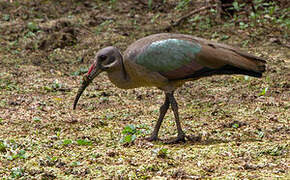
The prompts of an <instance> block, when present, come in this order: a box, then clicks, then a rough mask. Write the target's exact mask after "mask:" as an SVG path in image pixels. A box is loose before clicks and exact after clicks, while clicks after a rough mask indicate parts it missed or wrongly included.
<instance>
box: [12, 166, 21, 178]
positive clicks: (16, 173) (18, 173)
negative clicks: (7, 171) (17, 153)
mask: <svg viewBox="0 0 290 180" xmlns="http://www.w3.org/2000/svg"><path fill="white" fill-rule="evenodd" d="M23 175H24V169H23V168H20V167H17V168H16V167H15V168H12V170H11V177H12V178H20V177H22V176H23Z"/></svg>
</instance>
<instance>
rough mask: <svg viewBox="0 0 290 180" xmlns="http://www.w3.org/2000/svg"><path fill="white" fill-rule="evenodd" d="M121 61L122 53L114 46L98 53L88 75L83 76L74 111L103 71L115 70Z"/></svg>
mask: <svg viewBox="0 0 290 180" xmlns="http://www.w3.org/2000/svg"><path fill="white" fill-rule="evenodd" d="M121 59H122V55H121V53H120V51H119V50H118V49H117V48H115V47H113V46H110V47H106V48H103V49H101V50H99V51H98V52H97V54H96V56H95V58H94V59H93V61H94V62H93V64H92V65H91V67H90V69H89V71H88V73H87V74H85V75H84V76H83V81H82V85H81V86H80V87H79V89H78V93H77V95H76V97H75V101H74V105H73V109H75V108H76V106H77V103H78V100H79V98H80V97H81V95H82V93H83V92H84V91H85V89H86V87H87V86H88V85H89V84H90V83H91V82H92V81H93V79H94V78H95V77H97V76H98V75H99V74H100V73H101V72H103V71H111V70H112V69H114V67H116V66H117V65H118V64H119V63H120V61H121Z"/></svg>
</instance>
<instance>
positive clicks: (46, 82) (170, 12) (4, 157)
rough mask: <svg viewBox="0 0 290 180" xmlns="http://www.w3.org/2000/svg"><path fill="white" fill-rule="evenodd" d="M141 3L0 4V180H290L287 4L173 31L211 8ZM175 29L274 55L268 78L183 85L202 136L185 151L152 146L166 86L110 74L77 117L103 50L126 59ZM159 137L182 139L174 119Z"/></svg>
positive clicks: (188, 124) (182, 102)
mask: <svg viewBox="0 0 290 180" xmlns="http://www.w3.org/2000/svg"><path fill="white" fill-rule="evenodd" d="M142 2H143V4H142V3H140V1H119V0H110V1H101V0H96V1H83V2H82V1H73V0H71V1H69V0H68V1H47V0H42V1H28V0H26V1H8V2H7V1H3V0H2V1H0V9H1V11H0V19H1V20H0V43H1V46H0V90H1V91H0V112H1V113H0V129H1V131H0V176H1V177H3V179H13V178H23V179H32V178H34V179H94V178H99V179H112V178H113V179H150V178H153V179H172V178H183V179H203V178H222V179H224V178H225V179H232V178H238V179H273V178H282V179H287V177H288V178H289V163H290V159H289V142H290V138H289V137H290V136H289V133H290V131H289V114H290V112H289V105H290V103H289V102H290V101H289V100H290V94H289V92H290V91H289V88H290V86H289V80H290V78H289V77H290V76H289V75H290V74H289V72H290V71H289V63H290V54H289V45H287V42H289V8H288V9H285V8H284V9H283V8H281V7H280V6H278V5H275V4H274V5H273V4H269V3H268V5H267V4H265V5H261V6H260V5H259V4H256V8H257V12H256V14H252V13H251V14H250V15H248V14H247V13H250V12H248V11H243V10H241V9H239V8H243V6H238V5H236V4H235V9H236V10H239V12H240V13H239V14H238V15H237V16H235V17H229V16H225V15H223V16H224V17H223V18H222V20H221V21H222V22H220V21H218V22H216V21H215V19H214V17H215V13H216V11H215V9H214V8H212V9H206V10H203V11H201V12H198V13H196V14H195V15H193V16H191V17H189V18H188V19H186V20H185V21H184V22H182V23H181V24H179V25H178V26H177V27H172V28H166V27H170V24H171V22H172V21H175V20H177V19H178V18H179V17H181V16H183V15H185V14H187V13H189V12H191V11H192V10H195V9H198V8H200V7H203V6H206V5H207V4H204V3H203V2H200V1H194V2H192V1H185V0H183V1H167V2H164V1H153V2H152V1H148V2H147V1H142ZM151 2H152V3H151ZM257 2H258V1H257ZM279 2H280V1H279ZM148 3H149V4H148ZM273 7H274V10H273ZM271 10H272V11H271ZM287 11H288V16H287ZM259 13H260V14H259ZM279 13H280V14H279ZM255 16H256V17H255ZM248 17H250V18H248ZM287 19H288V20H287ZM166 31H170V32H172V33H184V34H191V35H194V36H199V37H203V38H207V39H211V40H214V41H218V42H221V43H226V44H230V45H233V46H236V47H240V48H242V49H244V50H245V51H248V52H250V53H252V54H255V55H257V56H261V57H264V58H265V59H267V71H266V72H265V74H264V75H263V77H262V78H260V79H256V78H252V77H247V76H241V75H235V76H215V77H208V78H203V79H200V80H198V81H194V82H188V83H186V84H185V85H184V86H183V87H182V88H180V89H179V90H178V91H177V92H176V95H175V97H176V99H177V101H178V103H179V111H180V116H181V119H182V126H183V129H184V131H185V132H186V134H187V135H189V136H191V135H194V136H198V137H199V138H198V139H197V140H192V141H190V140H188V141H187V142H185V143H180V144H172V145H167V144H164V143H162V142H147V141H146V140H144V137H146V136H148V135H149V134H150V132H151V131H152V129H153V127H154V125H155V122H156V119H157V117H158V113H159V112H158V111H159V107H160V106H161V104H162V102H163V99H164V95H163V94H162V92H161V91H160V90H158V89H156V88H138V89H132V90H121V89H118V88H116V87H115V86H114V85H113V84H112V83H110V81H109V80H108V78H107V76H106V74H101V75H100V76H98V77H97V78H96V79H95V80H94V82H93V84H92V85H90V86H89V87H88V88H87V90H86V91H85V92H84V94H83V96H82V97H81V99H80V101H79V105H78V107H77V110H72V104H73V100H74V97H75V95H76V92H77V89H78V87H79V85H80V81H81V78H82V74H84V73H86V72H87V70H88V67H89V65H90V63H91V58H92V57H93V56H94V53H95V52H96V51H97V50H98V49H100V48H103V47H106V46H109V45H114V46H116V47H118V48H120V49H121V50H122V51H124V50H125V49H126V47H127V46H128V45H129V44H130V43H132V42H134V41H135V40H137V39H139V38H141V37H144V36H146V35H149V34H154V33H159V32H166ZM159 135H160V137H161V138H162V139H166V138H170V137H174V136H175V135H176V129H175V123H174V116H173V113H172V112H170V113H168V114H167V116H166V117H165V120H164V123H163V125H162V127H161V131H160V133H159Z"/></svg>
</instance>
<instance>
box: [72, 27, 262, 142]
mask: <svg viewBox="0 0 290 180" xmlns="http://www.w3.org/2000/svg"><path fill="white" fill-rule="evenodd" d="M265 64H266V61H265V60H264V59H263V58H260V57H257V56H254V55H251V54H248V53H247V52H244V51H241V50H239V49H237V48H233V47H231V46H228V45H224V44H220V43H216V42H213V41H209V40H206V39H202V38H198V37H193V36H190V35H183V34H170V33H162V34H155V35H150V36H147V37H144V38H142V39H139V40H137V41H136V42H134V43H133V44H131V45H130V46H129V47H128V48H127V50H126V51H125V52H124V54H121V52H120V51H119V50H118V49H117V48H115V47H112V46H110V47H106V48H103V49H101V50H99V51H98V52H97V53H96V56H95V58H94V62H93V64H92V65H91V67H90V69H89V71H88V73H87V74H86V75H84V77H83V82H82V85H81V87H80V88H79V90H78V93H77V95H76V97H75V101H74V105H73V108H74V109H75V108H76V105H77V102H78V100H79V98H80V96H81V94H82V93H83V91H84V90H85V88H86V87H87V86H88V85H89V84H90V83H91V82H92V81H93V79H94V78H95V77H96V76H97V75H98V74H100V73H101V72H103V71H105V72H107V74H108V76H109V79H110V81H112V83H113V84H115V85H116V86H117V87H119V88H122V89H132V88H138V87H144V86H146V87H152V86H154V87H157V88H159V89H161V90H163V91H164V93H165V101H164V103H163V105H162V106H161V107H160V115H159V118H158V120H157V123H156V125H155V128H154V130H153V132H152V134H151V136H150V137H149V138H147V140H149V141H156V140H158V131H159V129H160V126H161V123H162V121H163V118H164V116H165V114H166V112H167V110H168V108H169V106H170V105H171V109H172V111H173V113H174V117H175V122H176V126H177V132H178V135H177V137H176V138H174V139H172V140H171V141H169V142H170V143H176V142H180V141H185V137H186V136H185V133H184V132H183V130H182V128H181V125H180V120H179V114H178V105H177V102H176V100H175V98H174V94H173V93H174V91H175V90H176V89H177V88H178V87H180V86H182V85H183V84H184V83H185V82H186V81H193V80H197V79H199V78H202V77H207V76H212V75H219V74H243V75H248V76H253V77H261V76H262V73H263V72H264V71H265Z"/></svg>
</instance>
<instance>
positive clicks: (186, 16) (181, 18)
mask: <svg viewBox="0 0 290 180" xmlns="http://www.w3.org/2000/svg"><path fill="white" fill-rule="evenodd" d="M216 6H217V5H209V6H204V7H201V8H199V9H196V10H194V11H191V12H190V13H188V14H186V15H184V16H182V17H180V18H179V19H178V20H176V21H175V22H172V23H171V24H170V25H169V26H167V27H166V28H165V30H170V29H171V28H172V27H176V26H178V25H180V24H181V23H182V22H183V21H185V20H186V19H187V18H189V17H190V16H192V15H194V14H196V13H199V12H201V11H205V10H207V9H209V8H213V7H216ZM222 6H224V7H228V6H232V4H224V5H222Z"/></svg>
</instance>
